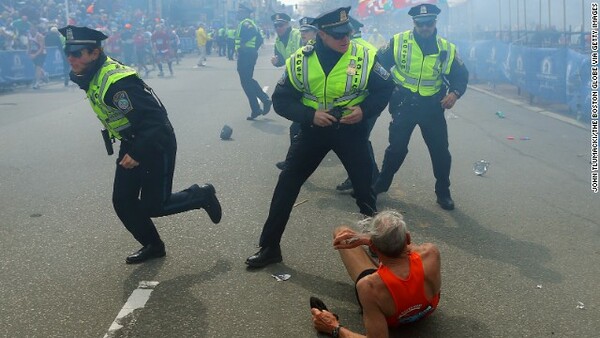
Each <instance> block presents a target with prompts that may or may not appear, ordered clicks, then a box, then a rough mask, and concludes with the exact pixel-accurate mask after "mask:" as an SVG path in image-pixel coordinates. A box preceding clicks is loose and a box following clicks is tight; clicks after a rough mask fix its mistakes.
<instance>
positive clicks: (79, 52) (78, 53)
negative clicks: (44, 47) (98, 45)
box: [65, 49, 83, 59]
mask: <svg viewBox="0 0 600 338" xmlns="http://www.w3.org/2000/svg"><path fill="white" fill-rule="evenodd" d="M65 55H66V56H67V57H69V56H71V57H74V58H76V59H79V58H80V57H81V55H83V49H80V50H76V51H65Z"/></svg>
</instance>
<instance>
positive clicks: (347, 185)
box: [335, 177, 352, 191]
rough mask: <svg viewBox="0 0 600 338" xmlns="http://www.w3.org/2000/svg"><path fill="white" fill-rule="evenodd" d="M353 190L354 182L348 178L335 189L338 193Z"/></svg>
mask: <svg viewBox="0 0 600 338" xmlns="http://www.w3.org/2000/svg"><path fill="white" fill-rule="evenodd" d="M350 189H352V181H350V178H349V177H348V178H346V180H345V181H344V182H342V183H340V184H338V186H337V187H335V190H337V191H346V190H350Z"/></svg>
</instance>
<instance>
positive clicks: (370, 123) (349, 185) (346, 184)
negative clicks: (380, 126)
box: [335, 116, 379, 191]
mask: <svg viewBox="0 0 600 338" xmlns="http://www.w3.org/2000/svg"><path fill="white" fill-rule="evenodd" d="M377 117H378V116H376V117H373V118H370V119H368V120H367V137H368V138H370V136H371V131H372V130H373V127H374V126H375V122H377ZM369 156H370V157H371V165H372V168H373V175H372V181H373V183H375V180H377V177H378V176H379V169H378V168H377V162H376V161H375V152H374V151H373V145H372V144H371V141H370V140H369ZM335 189H336V190H339V191H346V190H350V189H352V180H350V177H346V180H345V181H344V182H342V183H340V184H338V186H337V187H335Z"/></svg>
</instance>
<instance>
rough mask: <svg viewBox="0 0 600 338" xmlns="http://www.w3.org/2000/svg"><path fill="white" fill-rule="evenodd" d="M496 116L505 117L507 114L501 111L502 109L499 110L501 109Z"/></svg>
mask: <svg viewBox="0 0 600 338" xmlns="http://www.w3.org/2000/svg"><path fill="white" fill-rule="evenodd" d="M496 116H498V118H499V119H503V118H505V117H506V116H505V115H504V113H503V112H501V111H499V110H498V111H497V112H496Z"/></svg>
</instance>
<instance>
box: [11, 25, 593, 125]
mask: <svg viewBox="0 0 600 338" xmlns="http://www.w3.org/2000/svg"><path fill="white" fill-rule="evenodd" d="M180 41H181V43H180V49H181V50H182V52H184V53H189V52H192V51H195V50H196V49H197V46H196V41H195V39H194V38H191V37H184V38H181V39H180ZM456 45H457V47H458V49H459V51H460V53H461V57H462V59H463V61H464V62H465V64H466V65H467V68H468V69H469V72H470V73H471V75H472V76H473V78H474V79H475V80H477V81H487V82H490V83H493V84H501V83H508V84H512V85H514V86H516V87H518V88H520V89H521V90H524V91H526V92H527V93H529V94H530V95H533V96H536V97H539V98H542V99H544V100H547V101H549V102H554V103H561V104H566V105H568V107H569V109H570V111H571V113H572V114H574V115H576V116H577V117H579V116H580V115H581V116H584V117H585V116H587V117H588V118H589V114H582V111H581V110H582V109H583V108H582V107H590V103H591V102H590V101H591V98H590V90H589V88H590V85H591V76H590V68H591V59H590V55H589V54H588V55H585V54H581V53H578V52H576V51H574V50H572V49H568V48H532V47H526V46H521V45H515V44H509V43H504V42H501V41H495V40H483V41H458V42H457V43H456ZM64 67H65V64H64V62H63V54H62V51H61V50H60V49H58V48H56V47H49V48H47V54H46V62H45V63H44V69H45V70H46V72H47V73H48V75H49V76H50V77H58V76H61V75H62V74H63V70H64ZM33 79H34V67H33V63H32V61H31V59H30V58H29V57H28V56H27V53H26V51H24V50H16V51H0V86H7V85H12V84H14V83H17V84H19V83H29V82H31V81H33Z"/></svg>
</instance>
